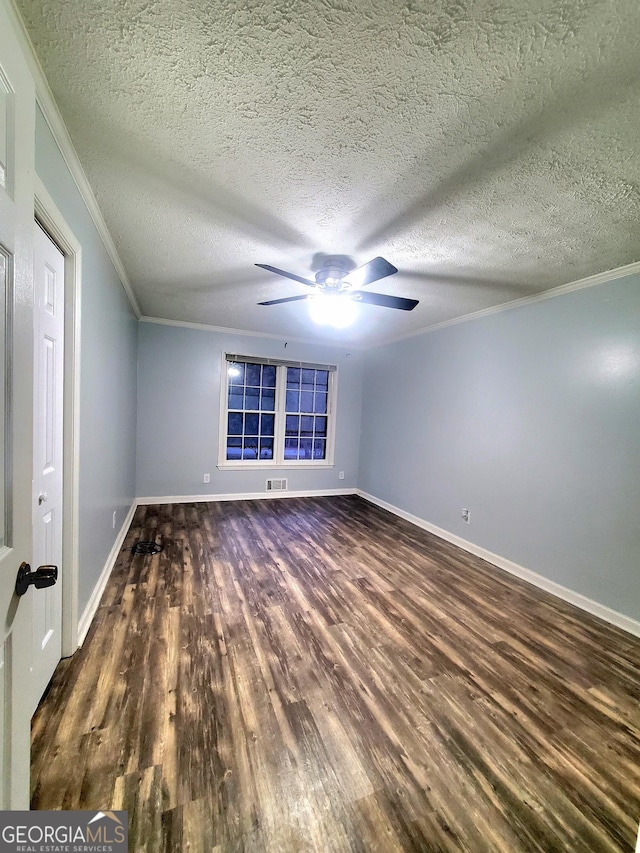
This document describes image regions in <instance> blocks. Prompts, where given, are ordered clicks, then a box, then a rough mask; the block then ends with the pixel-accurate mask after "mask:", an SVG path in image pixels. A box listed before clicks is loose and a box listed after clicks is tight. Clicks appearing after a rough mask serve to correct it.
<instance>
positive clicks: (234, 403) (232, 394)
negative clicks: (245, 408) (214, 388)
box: [229, 388, 244, 409]
mask: <svg viewBox="0 0 640 853" xmlns="http://www.w3.org/2000/svg"><path fill="white" fill-rule="evenodd" d="M243 391H244V388H230V389H229V408H230V409H241V408H242V404H243V400H244V398H243V395H242V392H243ZM238 392H240V393H238Z"/></svg>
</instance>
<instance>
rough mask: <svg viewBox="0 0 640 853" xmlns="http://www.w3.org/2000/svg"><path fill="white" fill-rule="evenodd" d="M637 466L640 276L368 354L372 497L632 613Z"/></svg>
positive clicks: (639, 538) (637, 563)
mask: <svg viewBox="0 0 640 853" xmlns="http://www.w3.org/2000/svg"><path fill="white" fill-rule="evenodd" d="M639 463H640V276H627V277H625V278H621V279H618V280H617V281H613V282H610V283H606V284H601V285H597V286H594V287H590V288H587V289H583V290H578V291H574V292H572V293H568V294H565V295H562V296H557V297H554V298H551V299H547V300H544V301H540V302H535V303H530V304H529V305H526V306H522V307H520V308H515V309H512V310H509V311H504V312H502V313H497V314H493V315H491V316H487V317H484V318H478V319H476V320H471V321H468V322H464V323H460V324H458V325H453V326H449V327H446V328H442V329H439V330H434V331H433V332H430V333H427V334H424V335H421V336H419V337H414V338H410V339H408V340H405V341H402V342H398V343H395V344H391V345H388V346H384V347H380V348H377V349H374V350H371V351H369V352H368V353H367V358H366V364H365V382H364V394H363V413H362V437H361V443H360V469H359V486H360V488H361V489H363V490H364V491H365V492H368V493H369V494H372V495H374V496H376V497H378V498H381V499H382V500H385V501H387V502H389V503H391V504H394V505H395V506H397V507H399V508H401V509H403V510H405V511H407V512H409V513H412V514H414V515H416V516H418V517H420V518H422V519H424V520H426V521H428V522H431V523H432V524H435V525H437V526H438V527H441V528H443V529H445V530H447V531H449V532H451V533H454V534H456V535H458V536H461V537H463V538H464V539H467V540H469V541H471V542H473V543H474V544H476V545H479V546H481V547H483V548H486V549H488V550H490V551H493V552H494V553H496V554H499V555H501V556H502V557H506V558H508V559H510V560H512V561H514V562H516V563H519V564H520V565H522V566H524V567H526V568H528V569H530V570H532V571H535V572H538V573H539V574H541V575H544V576H546V577H547V578H550V579H551V580H553V581H555V582H557V583H560V584H562V585H564V586H566V587H568V588H570V589H572V590H574V591H576V592H579V593H582V594H583V595H586V596H588V597H589V598H592V599H595V600H596V601H598V602H600V603H602V604H605V605H607V606H609V607H612V608H614V609H615V610H617V611H619V612H621V613H624V614H626V615H628V616H631V617H632V618H635V619H639V618H640V523H639V521H638V519H640V464H639ZM462 507H467V508H468V509H469V510H470V512H471V523H470V524H468V525H467V524H465V523H463V521H462V519H461V509H462Z"/></svg>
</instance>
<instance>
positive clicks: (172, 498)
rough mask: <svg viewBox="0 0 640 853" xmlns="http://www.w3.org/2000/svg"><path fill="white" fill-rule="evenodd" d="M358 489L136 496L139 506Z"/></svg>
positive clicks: (322, 494)
mask: <svg viewBox="0 0 640 853" xmlns="http://www.w3.org/2000/svg"><path fill="white" fill-rule="evenodd" d="M355 494H358V490H357V489H355V488H347V489H306V490H302V491H297V492H295V491H292V492H289V491H287V492H243V493H241V494H237V495H234V494H226V495H161V496H157V497H150V498H136V505H137V506H151V505H153V504H191V503H208V502H210V501H211V502H214V501H264V500H274V499H277V498H325V497H331V495H355Z"/></svg>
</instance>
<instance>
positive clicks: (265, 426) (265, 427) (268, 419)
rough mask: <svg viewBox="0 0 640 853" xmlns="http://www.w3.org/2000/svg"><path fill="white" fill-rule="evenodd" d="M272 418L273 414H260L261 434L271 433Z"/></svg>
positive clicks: (272, 426) (272, 427)
mask: <svg viewBox="0 0 640 853" xmlns="http://www.w3.org/2000/svg"><path fill="white" fill-rule="evenodd" d="M274 420H275V419H274V417H273V415H260V434H261V435H273V429H274Z"/></svg>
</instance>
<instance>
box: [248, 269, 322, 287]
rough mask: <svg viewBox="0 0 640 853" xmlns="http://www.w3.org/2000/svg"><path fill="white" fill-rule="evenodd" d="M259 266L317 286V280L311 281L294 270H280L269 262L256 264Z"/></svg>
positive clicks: (302, 282)
mask: <svg viewBox="0 0 640 853" xmlns="http://www.w3.org/2000/svg"><path fill="white" fill-rule="evenodd" d="M256 266H257V267H260V268H261V269H263V270H268V271H269V272H274V273H275V274H276V275H282V276H284V277H285V278H292V279H293V280H294V281H299V282H300V283H301V284H307V285H309V287H316V283H315V281H310V280H309V279H307V278H302V277H301V276H299V275H296V274H295V273H293V272H287V271H286V270H279V269H278V268H277V267H271V266H269V264H256Z"/></svg>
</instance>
